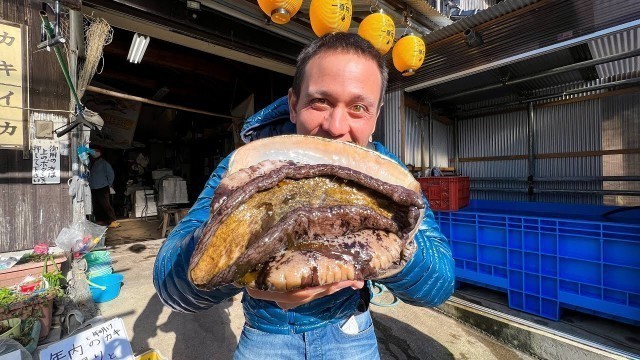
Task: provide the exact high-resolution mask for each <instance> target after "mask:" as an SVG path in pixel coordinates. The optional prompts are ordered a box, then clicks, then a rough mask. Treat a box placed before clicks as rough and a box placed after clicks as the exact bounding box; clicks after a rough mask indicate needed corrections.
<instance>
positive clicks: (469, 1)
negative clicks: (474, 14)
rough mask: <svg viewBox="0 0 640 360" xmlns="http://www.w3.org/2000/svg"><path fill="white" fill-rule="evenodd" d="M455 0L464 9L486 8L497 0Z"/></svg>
mask: <svg viewBox="0 0 640 360" xmlns="http://www.w3.org/2000/svg"><path fill="white" fill-rule="evenodd" d="M455 2H456V3H457V4H458V6H460V8H461V9H463V10H475V9H480V10H485V9H488V8H489V7H491V6H493V5H495V4H496V0H457V1H455Z"/></svg>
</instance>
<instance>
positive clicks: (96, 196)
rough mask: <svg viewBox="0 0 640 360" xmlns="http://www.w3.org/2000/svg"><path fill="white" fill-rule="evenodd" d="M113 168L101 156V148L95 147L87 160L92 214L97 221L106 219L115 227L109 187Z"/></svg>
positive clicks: (115, 222) (111, 187)
mask: <svg viewBox="0 0 640 360" xmlns="http://www.w3.org/2000/svg"><path fill="white" fill-rule="evenodd" d="M114 178H115V176H114V174H113V168H112V167H111V164H109V162H108V161H107V160H105V159H104V158H103V157H102V148H100V147H95V148H94V149H93V152H92V153H91V161H90V162H89V187H90V188H91V203H92V206H93V214H94V215H95V216H96V220H97V221H103V220H106V223H107V224H109V227H110V228H117V227H119V226H120V223H119V222H117V221H116V212H115V211H114V210H113V206H112V205H111V189H113V180H114Z"/></svg>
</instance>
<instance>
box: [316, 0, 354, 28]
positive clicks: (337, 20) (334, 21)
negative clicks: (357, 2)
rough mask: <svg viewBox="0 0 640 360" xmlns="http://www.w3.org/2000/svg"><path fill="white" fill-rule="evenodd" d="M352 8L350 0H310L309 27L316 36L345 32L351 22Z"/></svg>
mask: <svg viewBox="0 0 640 360" xmlns="http://www.w3.org/2000/svg"><path fill="white" fill-rule="evenodd" d="M352 10H353V9H352V7H351V0H311V6H310V7H309V19H310V20H311V28H312V29H313V32H314V33H315V34H316V35H318V36H322V35H324V34H328V33H332V32H345V31H347V30H348V29H349V25H350V24H351V14H352Z"/></svg>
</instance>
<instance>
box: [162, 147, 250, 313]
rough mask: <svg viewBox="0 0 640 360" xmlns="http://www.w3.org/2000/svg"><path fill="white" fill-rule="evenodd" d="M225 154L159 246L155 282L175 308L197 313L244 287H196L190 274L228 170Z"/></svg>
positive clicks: (169, 303) (171, 306)
mask: <svg viewBox="0 0 640 360" xmlns="http://www.w3.org/2000/svg"><path fill="white" fill-rule="evenodd" d="M230 157H231V155H229V156H228V157H226V158H225V159H224V160H222V162H221V163H220V165H219V166H218V168H216V170H215V171H214V172H213V174H211V177H210V178H209V181H207V184H206V185H205V187H204V190H202V193H200V196H199V197H198V200H196V203H195V204H194V205H193V207H192V208H191V210H190V211H189V213H188V214H187V216H185V217H184V218H183V219H182V220H181V221H180V223H179V224H178V225H177V226H176V227H175V228H174V229H173V231H172V232H171V233H170V234H169V236H168V237H167V239H166V241H165V242H164V244H163V245H162V247H161V248H160V251H159V252H158V256H157V257H156V262H155V266H154V269H153V284H154V285H155V287H156V291H157V292H158V296H159V297H160V299H161V300H162V302H163V303H164V304H165V305H167V306H169V307H170V308H172V309H173V310H177V311H182V312H197V311H201V310H206V309H208V308H210V307H211V306H213V305H215V304H217V303H219V302H221V301H223V300H225V299H228V298H230V297H232V296H234V295H236V294H238V293H239V292H240V291H242V289H240V288H237V287H235V286H233V285H226V286H223V287H220V288H217V289H215V290H211V291H202V290H199V289H197V288H196V287H195V286H193V284H191V282H190V281H189V279H188V277H187V271H188V268H189V261H190V259H191V255H192V254H193V251H194V250H195V247H196V244H197V242H198V239H199V238H200V235H201V233H202V229H203V228H204V226H205V224H206V221H207V220H208V219H209V210H210V205H211V198H212V197H213V192H214V191H215V189H216V188H217V187H218V184H219V183H220V179H221V178H222V175H224V173H225V171H227V166H228V164H229V158H230Z"/></svg>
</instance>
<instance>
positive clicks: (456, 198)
mask: <svg viewBox="0 0 640 360" xmlns="http://www.w3.org/2000/svg"><path fill="white" fill-rule="evenodd" d="M418 182H419V183H420V188H421V189H422V192H423V193H424V196H426V197H427V200H429V206H430V207H431V209H432V210H437V211H456V210H459V209H461V208H463V207H465V206H467V205H469V177H468V176H432V177H426V178H418Z"/></svg>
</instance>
